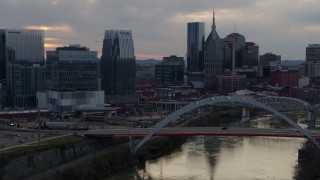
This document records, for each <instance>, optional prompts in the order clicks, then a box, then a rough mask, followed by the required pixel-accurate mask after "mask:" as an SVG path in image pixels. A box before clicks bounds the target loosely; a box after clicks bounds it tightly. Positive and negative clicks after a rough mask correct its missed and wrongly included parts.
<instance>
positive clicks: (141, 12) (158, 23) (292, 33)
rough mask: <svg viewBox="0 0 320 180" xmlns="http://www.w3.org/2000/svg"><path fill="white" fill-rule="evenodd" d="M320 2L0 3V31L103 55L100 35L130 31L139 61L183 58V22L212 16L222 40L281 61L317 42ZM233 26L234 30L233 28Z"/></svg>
mask: <svg viewBox="0 0 320 180" xmlns="http://www.w3.org/2000/svg"><path fill="white" fill-rule="evenodd" d="M319 7H320V1H319V0H214V1H213V0H197V1H196V0H1V2H0V17H1V18H0V28H41V29H45V30H46V31H45V37H46V40H45V43H46V49H47V50H51V49H54V47H56V46H65V45H68V44H82V45H84V46H87V47H89V48H90V49H91V50H95V51H98V52H99V54H100V53H101V49H102V40H103V36H104V31H105V30H107V29H129V30H132V33H133V39H134V45H135V53H136V57H137V59H146V58H156V59H162V57H163V56H168V55H174V54H175V55H178V56H183V57H184V56H185V53H186V41H187V36H186V34H187V23H188V22H195V21H201V22H205V26H206V32H205V33H206V36H207V35H208V34H209V32H210V27H211V23H212V11H213V10H214V11H215V14H216V26H217V31H218V34H219V35H220V37H222V38H223V37H225V36H226V35H228V34H230V33H232V32H234V31H235V29H236V32H238V33H240V34H243V35H244V36H245V37H246V40H247V41H254V42H256V43H258V44H259V46H260V54H263V53H266V52H273V53H276V54H280V55H282V59H301V60H304V59H305V47H306V46H307V45H308V44H313V43H320V11H319ZM235 27H236V28H235Z"/></svg>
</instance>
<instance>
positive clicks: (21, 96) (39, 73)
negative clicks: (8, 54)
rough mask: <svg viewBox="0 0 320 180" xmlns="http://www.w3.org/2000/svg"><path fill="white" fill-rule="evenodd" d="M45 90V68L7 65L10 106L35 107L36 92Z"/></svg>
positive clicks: (35, 65) (37, 65)
mask: <svg viewBox="0 0 320 180" xmlns="http://www.w3.org/2000/svg"><path fill="white" fill-rule="evenodd" d="M45 89H46V87H45V66H43V65H42V66H40V65H39V64H34V65H31V66H21V65H19V64H12V63H8V64H7V90H8V92H9V94H8V101H7V103H8V104H7V105H8V106H11V107H35V106H36V92H37V91H43V90H45Z"/></svg>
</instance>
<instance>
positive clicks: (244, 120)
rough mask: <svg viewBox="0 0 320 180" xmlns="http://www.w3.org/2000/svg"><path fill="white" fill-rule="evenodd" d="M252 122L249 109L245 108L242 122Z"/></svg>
mask: <svg viewBox="0 0 320 180" xmlns="http://www.w3.org/2000/svg"><path fill="white" fill-rule="evenodd" d="M249 120H250V111H249V109H248V108H246V107H243V108H242V119H241V121H242V122H246V121H249Z"/></svg>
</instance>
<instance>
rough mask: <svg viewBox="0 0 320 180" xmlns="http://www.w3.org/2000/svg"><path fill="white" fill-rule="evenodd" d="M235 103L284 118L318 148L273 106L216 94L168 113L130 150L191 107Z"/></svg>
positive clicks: (309, 137)
mask: <svg viewBox="0 0 320 180" xmlns="http://www.w3.org/2000/svg"><path fill="white" fill-rule="evenodd" d="M224 102H227V103H235V104H237V105H243V106H248V105H249V106H255V107H259V108H262V109H265V110H267V111H270V112H272V113H273V114H275V115H277V116H279V117H280V118H281V119H283V120H285V121H286V122H288V123H289V124H290V125H291V126H293V127H294V128H295V129H297V130H298V131H299V132H301V133H302V134H304V135H305V136H306V137H307V139H308V140H309V141H311V142H312V143H313V144H314V145H315V146H316V147H317V148H318V149H320V145H319V143H318V142H317V140H316V139H314V138H313V137H312V135H311V134H310V133H309V132H308V131H306V130H304V129H303V128H301V127H300V126H299V125H297V123H295V122H294V121H293V120H291V119H290V118H289V117H288V116H286V115H285V114H283V113H281V112H279V111H278V110H276V109H275V108H273V107H271V106H267V105H265V104H262V103H260V102H258V101H256V100H254V99H246V98H243V97H238V96H216V97H211V98H206V99H202V100H199V101H196V102H192V103H190V104H188V105H186V106H184V107H182V108H180V109H179V110H177V111H175V112H174V113H172V114H170V115H168V116H167V117H166V118H165V119H163V120H161V121H160V122H158V123H157V124H156V125H155V126H154V129H152V130H151V131H150V132H149V134H148V135H146V136H145V137H144V138H143V139H142V140H140V141H139V142H138V143H137V144H136V145H135V146H134V148H133V150H132V152H133V153H136V152H137V151H138V149H139V148H140V147H141V146H142V145H143V144H144V143H146V142H147V141H148V140H149V139H150V138H151V137H152V136H153V135H154V134H155V133H157V132H158V131H159V130H160V129H161V128H163V127H164V126H165V125H167V124H168V123H170V122H172V121H174V120H176V119H177V118H178V117H179V116H180V115H182V114H184V113H186V112H189V111H191V110H193V109H196V108H198V107H201V106H204V105H215V104H221V103H224Z"/></svg>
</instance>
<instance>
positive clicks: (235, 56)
mask: <svg viewBox="0 0 320 180" xmlns="http://www.w3.org/2000/svg"><path fill="white" fill-rule="evenodd" d="M224 40H225V41H226V42H228V43H229V46H230V48H231V51H232V67H231V69H232V70H234V69H235V68H241V67H242V66H243V65H242V51H243V50H244V49H245V47H246V38H245V37H244V36H243V35H241V34H239V33H231V34H229V35H228V36H227V37H225V38H224Z"/></svg>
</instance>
